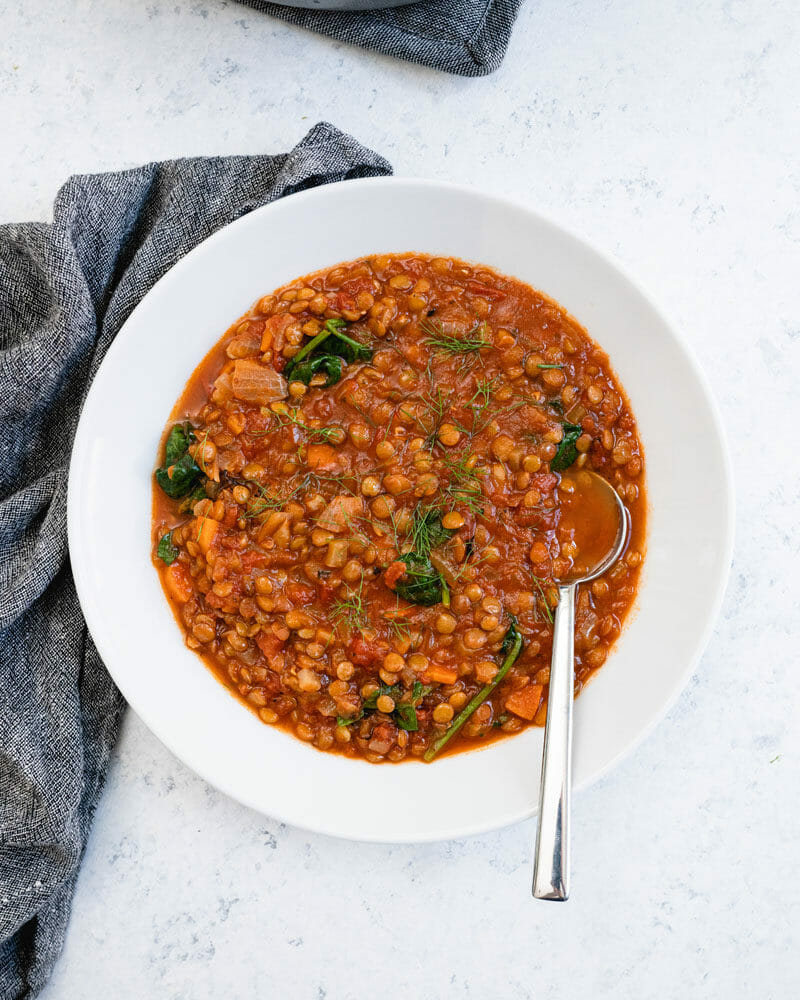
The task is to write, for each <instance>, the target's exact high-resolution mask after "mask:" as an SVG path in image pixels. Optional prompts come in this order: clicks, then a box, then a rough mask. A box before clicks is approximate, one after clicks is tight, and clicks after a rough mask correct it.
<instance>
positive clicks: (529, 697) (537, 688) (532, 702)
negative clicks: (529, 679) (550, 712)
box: [506, 684, 544, 722]
mask: <svg viewBox="0 0 800 1000" xmlns="http://www.w3.org/2000/svg"><path fill="white" fill-rule="evenodd" d="M543 690H544V688H543V686H542V685H541V684H529V685H528V686H527V687H524V688H522V689H521V690H520V691H515V692H514V693H513V694H510V695H509V696H508V697H507V698H506V708H507V709H508V711H509V712H513V713H514V715H518V716H519V717H520V718H522V719H527V720H528V722H533V720H534V718H535V716H536V713H537V711H538V710H539V702H540V701H541V700H542V691H543Z"/></svg>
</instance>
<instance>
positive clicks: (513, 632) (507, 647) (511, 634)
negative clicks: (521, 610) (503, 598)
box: [500, 615, 520, 656]
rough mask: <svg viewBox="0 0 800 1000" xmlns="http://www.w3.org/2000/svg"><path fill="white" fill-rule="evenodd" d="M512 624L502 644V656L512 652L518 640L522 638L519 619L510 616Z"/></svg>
mask: <svg viewBox="0 0 800 1000" xmlns="http://www.w3.org/2000/svg"><path fill="white" fill-rule="evenodd" d="M508 617H509V619H510V621H511V624H510V625H509V626H508V630H507V631H506V634H505V635H504V636H503V641H502V643H501V644H500V655H501V656H505V655H506V653H508V652H510V651H511V650H512V649H513V648H514V645H515V643H516V642H517V640H518V639H519V638H520V634H519V629H518V628H517V619H516V617H515V616H514V615H509V616H508Z"/></svg>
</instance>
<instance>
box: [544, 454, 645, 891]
mask: <svg viewBox="0 0 800 1000" xmlns="http://www.w3.org/2000/svg"><path fill="white" fill-rule="evenodd" d="M558 491H559V501H560V502H559V524H558V534H559V537H560V539H561V556H562V558H564V559H565V560H566V562H567V564H568V569H567V570H566V572H562V574H561V576H560V578H559V579H558V580H556V584H557V587H558V607H557V608H556V615H555V624H554V627H553V653H552V658H551V662H550V690H549V693H548V699H547V724H546V726H545V732H544V749H543V752H542V776H541V783H540V787H539V820H538V827H537V831H536V853H535V860H534V871H533V895H534V896H535V897H536V898H537V899H555V900H565V899H567V897H568V896H569V867H570V866H569V852H570V840H569V838H570V832H569V822H570V798H571V794H572V701H573V693H574V685H575V650H574V637H575V600H576V595H577V590H578V586H579V585H580V584H581V583H588V582H589V581H590V580H594V579H595V578H596V577H598V576H601V575H602V574H603V573H605V572H606V570H608V569H610V568H611V566H613V565H614V563H615V562H616V561H617V560H618V559H619V558H620V556H622V554H623V553H624V551H625V548H626V547H627V544H628V538H629V536H630V530H631V518H630V514H629V513H628V510H627V508H626V507H625V505H624V504H623V503H622V500H621V499H620V498H619V496H618V495H617V492H616V490H615V489H614V488H613V486H611V484H610V483H608V482H607V481H606V480H605V479H603V478H602V477H601V476H598V475H596V474H595V473H593V472H587V471H585V470H580V471H576V472H570V473H566V474H565V475H564V476H562V478H561V482H560V484H559V487H558Z"/></svg>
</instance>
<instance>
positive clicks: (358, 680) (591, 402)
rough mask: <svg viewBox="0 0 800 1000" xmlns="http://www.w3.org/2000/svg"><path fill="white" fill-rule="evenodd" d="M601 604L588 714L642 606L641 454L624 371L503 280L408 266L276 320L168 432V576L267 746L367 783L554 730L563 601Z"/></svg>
mask: <svg viewBox="0 0 800 1000" xmlns="http://www.w3.org/2000/svg"><path fill="white" fill-rule="evenodd" d="M587 471H593V472H595V473H597V474H599V475H601V476H603V477H604V478H606V479H607V480H608V481H609V482H611V483H612V485H613V486H614V487H615V489H616V490H617V492H618V493H619V495H620V496H621V497H622V499H623V501H624V502H625V504H626V505H627V507H628V509H629V511H630V514H631V520H632V535H631V539H630V543H629V547H628V550H627V552H626V554H625V556H624V558H623V559H622V560H620V561H619V562H618V563H617V564H616V565H615V566H614V567H612V568H611V569H610V570H609V571H608V572H607V573H606V574H604V576H603V577H601V578H599V579H597V580H595V581H593V583H592V584H591V585H590V586H587V587H584V588H582V589H581V591H580V594H579V598H578V607H577V616H576V634H575V691H576V694H577V693H578V692H579V691H580V690H581V688H582V687H583V685H584V684H585V683H586V681H587V680H588V679H589V677H590V676H591V674H592V673H593V672H594V671H596V670H597V669H598V668H599V667H600V666H602V664H603V663H604V662H605V660H606V658H607V656H608V654H609V651H610V649H611V647H612V646H613V643H614V641H615V640H616V638H617V637H618V636H619V633H620V630H621V628H622V626H623V623H624V620H625V617H626V615H627V614H628V613H629V611H630V608H631V606H632V604H633V601H634V598H635V594H636V588H637V584H638V578H639V573H640V567H641V563H642V558H643V553H644V541H645V512H646V498H645V488H644V456H643V451H642V447H641V443H640V441H639V438H638V435H637V430H636V423H635V420H634V417H633V413H632V412H631V408H630V405H629V403H628V400H627V398H626V396H625V393H624V391H623V389H622V387H621V386H620V384H619V382H618V381H617V379H616V377H615V375H614V372H613V371H612V369H611V367H610V364H609V360H608V358H607V356H606V355H605V354H604V353H603V351H602V350H601V349H600V348H599V347H598V346H597V345H596V344H595V343H593V341H592V340H591V339H590V338H589V336H588V334H587V333H586V331H585V330H584V329H583V328H582V327H581V326H580V325H579V324H578V323H577V322H576V321H575V320H574V319H573V318H572V317H570V316H569V315H568V314H567V313H566V312H565V311H564V310H563V309H562V308H561V307H560V306H558V305H557V303H555V302H554V301H553V300H551V299H549V298H548V297H547V296H546V295H544V294H543V293H541V292H538V291H535V290H534V289H532V288H531V287H529V286H528V285H525V284H523V283H522V282H520V281H517V280H515V279H513V278H509V277H506V276H503V275H500V274H497V273H495V272H493V271H491V270H489V269H488V268H486V267H482V266H478V265H470V264H467V263H464V262H463V261H460V260H455V259H451V258H431V257H429V256H426V255H423V254H391V255H389V254H386V255H380V256H373V257H369V258H365V259H362V260H357V261H354V262H352V263H347V264H341V265H338V266H336V267H333V268H330V269H327V270H325V271H321V272H319V273H316V274H313V275H310V276H308V277H305V278H301V279H298V280H297V281H293V282H291V283H290V284H288V285H286V286H284V287H282V288H280V289H278V290H277V291H275V292H274V293H272V294H270V295H266V296H264V297H263V298H262V299H260V300H259V301H258V302H257V303H256V304H255V305H254V307H253V308H252V309H251V311H250V312H249V313H248V314H247V315H246V316H244V317H243V318H241V319H240V320H238V321H237V322H236V323H235V324H234V325H233V326H232V327H231V328H230V329H229V330H228V332H227V333H226V334H225V335H224V337H222V339H221V340H220V341H219V342H218V344H217V345H216V346H215V347H214V348H213V349H212V350H211V351H210V352H209V354H208V355H207V356H206V357H205V359H204V360H203V361H202V362H201V364H200V365H199V367H198V368H197V370H196V371H195V373H194V374H193V375H192V377H191V379H190V380H189V382H188V384H187V386H186V388H185V390H184V392H183V394H182V396H181V397H180V399H179V400H178V402H177V403H176V405H175V408H174V410H173V414H172V419H171V421H170V425H169V426H168V428H167V429H166V430H165V435H164V440H163V442H162V445H161V451H160V455H159V468H158V469H157V470H156V473H155V485H154V502H153V559H154V563H155V565H156V566H157V567H158V570H159V573H160V575H161V580H162V584H163V587H164V590H165V593H166V595H167V597H168V599H169V601H170V604H171V606H172V608H173V611H174V612H175V615H176V618H177V620H178V622H179V623H180V625H181V627H182V628H183V630H184V632H185V634H186V643H187V645H188V646H189V647H190V648H191V649H193V650H195V651H196V652H197V653H199V654H200V656H202V658H203V659H204V660H205V662H206V663H207V664H208V665H209V666H210V667H211V668H212V669H213V670H214V671H215V673H216V674H217V676H218V677H219V678H220V680H222V681H223V683H225V684H226V685H227V686H228V687H229V688H230V689H231V690H232V691H233V692H235V693H236V694H237V695H238V696H239V698H241V699H242V700H243V701H244V703H245V704H246V705H247V706H248V707H250V708H251V709H252V710H254V711H255V712H256V713H257V714H258V716H259V718H260V719H261V720H262V721H263V722H264V723H266V724H268V725H278V726H282V727H284V728H286V729H288V730H289V731H290V732H292V733H294V734H295V735H296V736H298V737H299V738H300V739H302V740H306V741H308V742H310V743H312V744H313V745H314V746H316V747H318V748H319V749H321V750H329V751H336V752H340V753H344V754H348V755H351V756H359V757H363V758H365V759H366V760H368V761H371V762H375V763H377V762H382V761H402V760H405V759H408V758H423V759H425V760H432V759H434V758H437V757H438V756H441V755H443V754H445V753H448V752H452V751H456V750H462V749H468V748H470V747H474V746H476V745H478V744H485V743H486V742H487V741H488V740H491V739H495V738H499V737H502V736H505V735H509V734H513V733H516V732H519V731H520V730H521V729H523V728H525V727H526V726H529V725H535V726H541V725H543V724H544V722H545V719H546V712H547V685H548V678H549V662H550V652H551V643H552V632H553V624H552V623H553V609H554V606H555V602H556V600H557V591H556V588H555V586H554V580H555V579H558V578H561V577H564V576H567V575H568V574H569V572H570V570H571V569H573V568H575V567H578V566H579V565H580V564H581V562H582V560H586V559H590V557H591V550H592V548H593V546H596V544H597V539H598V538H603V537H605V536H607V535H608V533H609V531H610V532H611V534H612V537H613V525H611V526H609V522H608V518H609V509H608V505H607V503H605V504H604V503H603V501H602V499H599V497H600V493H599V492H598V491H593V490H592V489H591V480H592V477H591V476H587V475H586V474H585V473H586V472H587Z"/></svg>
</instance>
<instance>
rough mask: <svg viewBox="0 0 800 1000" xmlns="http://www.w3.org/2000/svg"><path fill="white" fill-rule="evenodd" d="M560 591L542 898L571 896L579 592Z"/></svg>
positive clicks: (543, 809) (545, 761)
mask: <svg viewBox="0 0 800 1000" xmlns="http://www.w3.org/2000/svg"><path fill="white" fill-rule="evenodd" d="M577 589H578V588H577V584H574V583H573V584H569V585H566V586H561V587H559V588H558V607H557V608H556V619H555V625H554V628H553V655H552V659H551V661H550V690H549V693H548V696H547V725H546V727H545V731H544V751H543V753H542V780H541V784H540V787H539V825H538V828H537V831H536V858H535V861H534V867H533V895H534V897H535V898H536V899H558V900H564V899H566V898H567V897H568V896H569V814H570V799H571V794H572V696H573V685H574V676H575V655H574V654H575V593H576V591H577Z"/></svg>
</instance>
